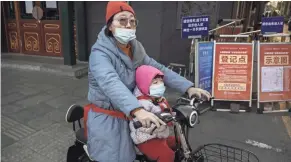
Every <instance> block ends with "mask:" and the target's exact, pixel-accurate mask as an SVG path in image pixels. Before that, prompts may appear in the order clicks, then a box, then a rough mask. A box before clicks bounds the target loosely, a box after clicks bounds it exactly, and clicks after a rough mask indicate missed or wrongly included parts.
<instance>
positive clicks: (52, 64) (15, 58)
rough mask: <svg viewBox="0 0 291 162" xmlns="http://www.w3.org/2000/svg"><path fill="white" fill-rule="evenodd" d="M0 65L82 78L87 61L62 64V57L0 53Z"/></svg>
mask: <svg viewBox="0 0 291 162" xmlns="http://www.w3.org/2000/svg"><path fill="white" fill-rule="evenodd" d="M1 67H2V68H12V69H20V70H30V71H41V72H47V73H53V74H56V75H63V76H70V77H75V78H82V77H84V76H87V74H88V63H87V62H81V61H77V64H76V65H73V66H68V65H64V59H63V58H56V57H47V56H33V55H25V54H15V53H1Z"/></svg>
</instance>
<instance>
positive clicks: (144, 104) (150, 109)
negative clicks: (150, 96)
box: [138, 100, 154, 112]
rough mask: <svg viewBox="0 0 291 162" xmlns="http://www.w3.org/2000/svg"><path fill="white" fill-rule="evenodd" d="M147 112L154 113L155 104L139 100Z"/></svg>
mask: <svg viewBox="0 0 291 162" xmlns="http://www.w3.org/2000/svg"><path fill="white" fill-rule="evenodd" d="M138 101H139V103H140V104H141V105H142V106H143V107H144V109H145V110H147V111H149V112H152V109H153V106H154V104H153V103H152V102H151V101H149V100H138Z"/></svg>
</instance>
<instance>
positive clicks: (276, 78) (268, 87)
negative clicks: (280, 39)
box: [258, 43, 291, 103]
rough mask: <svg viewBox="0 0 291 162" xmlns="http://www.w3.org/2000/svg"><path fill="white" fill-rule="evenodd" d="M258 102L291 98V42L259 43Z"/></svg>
mask: <svg viewBox="0 0 291 162" xmlns="http://www.w3.org/2000/svg"><path fill="white" fill-rule="evenodd" d="M258 54H259V55H258V72H259V75H258V92H259V94H258V103H259V102H276V101H288V100H291V43H258Z"/></svg>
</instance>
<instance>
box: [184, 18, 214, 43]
mask: <svg viewBox="0 0 291 162" xmlns="http://www.w3.org/2000/svg"><path fill="white" fill-rule="evenodd" d="M208 30H209V16H199V17H195V16H189V17H183V18H182V29H181V32H182V38H191V36H192V37H193V36H207V35H208Z"/></svg>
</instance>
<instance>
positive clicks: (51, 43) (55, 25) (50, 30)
mask: <svg viewBox="0 0 291 162" xmlns="http://www.w3.org/2000/svg"><path fill="white" fill-rule="evenodd" d="M40 7H41V8H42V9H43V18H42V20H41V23H40V25H41V30H42V37H43V42H44V43H43V44H42V48H43V52H44V53H43V54H44V55H47V56H57V57H60V56H62V37H61V21H60V14H59V5H58V3H57V1H42V2H41V3H40Z"/></svg>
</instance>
